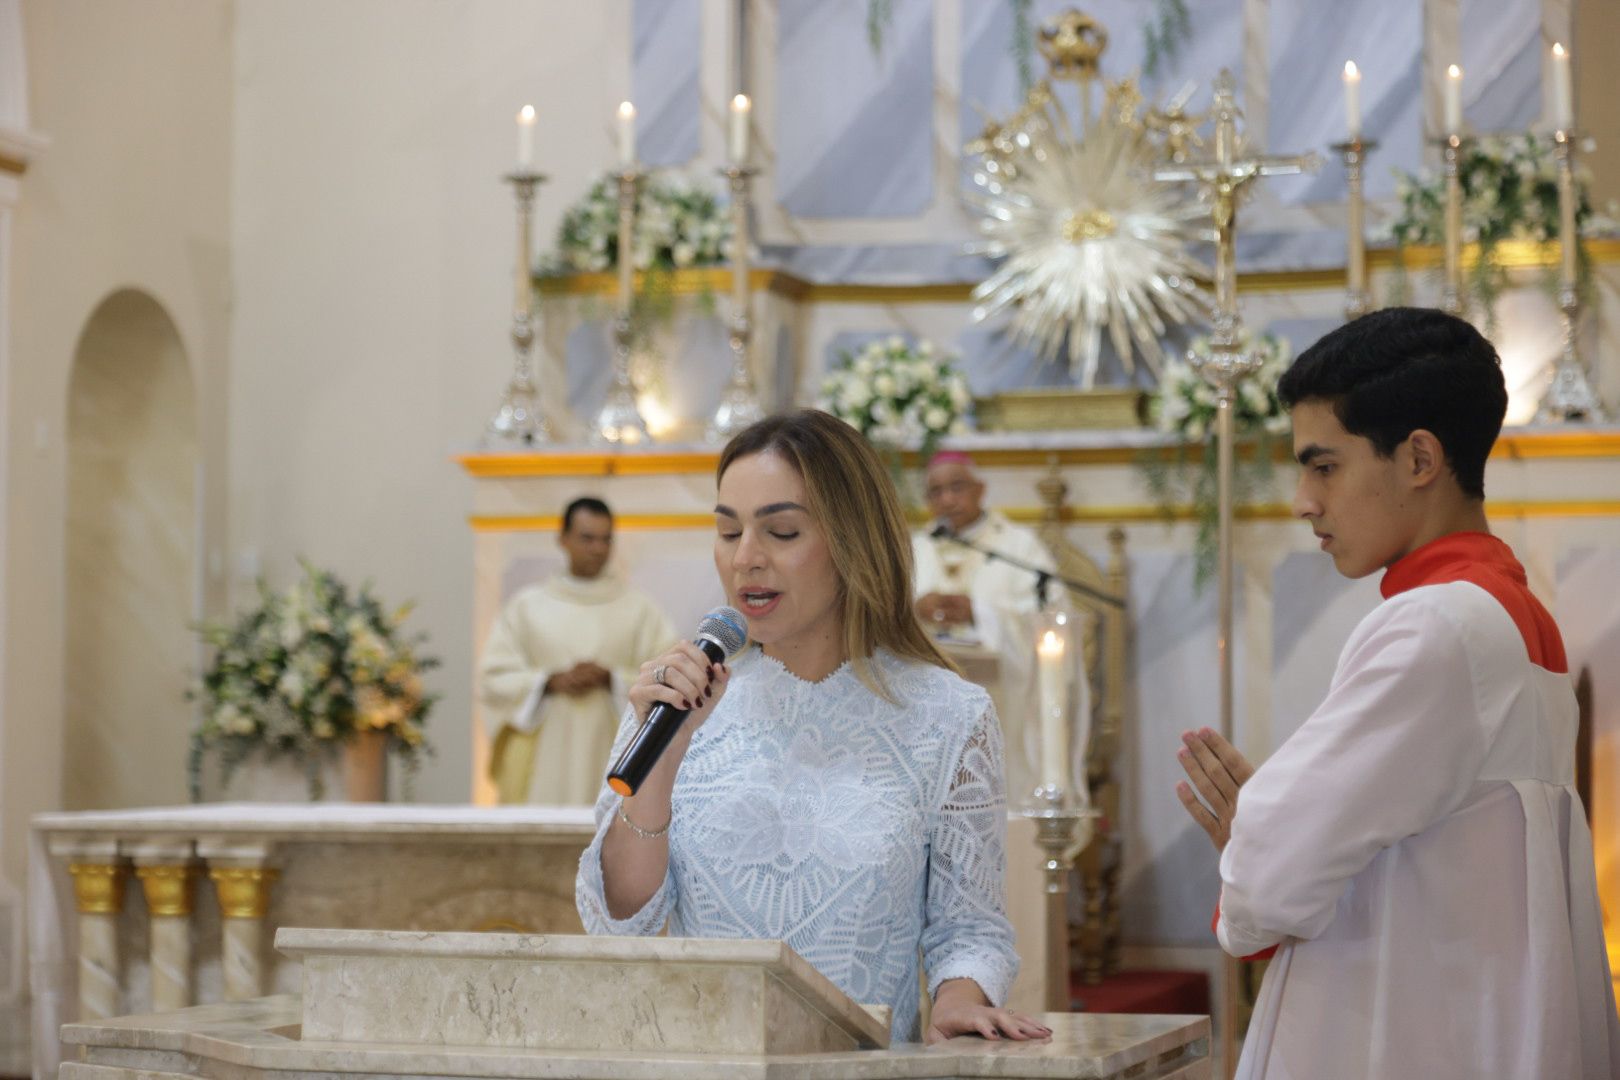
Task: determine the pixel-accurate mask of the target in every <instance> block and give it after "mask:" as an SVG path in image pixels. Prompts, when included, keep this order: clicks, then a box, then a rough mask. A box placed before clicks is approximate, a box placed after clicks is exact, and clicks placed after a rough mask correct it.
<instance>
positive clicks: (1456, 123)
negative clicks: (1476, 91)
mask: <svg viewBox="0 0 1620 1080" xmlns="http://www.w3.org/2000/svg"><path fill="white" fill-rule="evenodd" d="M1461 130H1462V68H1460V67H1458V66H1457V65H1456V64H1452V65H1451V66H1450V67H1448V68H1446V134H1447V135H1455V134H1457V133H1458V132H1460V131H1461Z"/></svg>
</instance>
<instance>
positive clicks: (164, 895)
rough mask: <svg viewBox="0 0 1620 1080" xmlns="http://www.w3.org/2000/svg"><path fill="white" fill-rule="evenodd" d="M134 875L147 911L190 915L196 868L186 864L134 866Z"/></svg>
mask: <svg viewBox="0 0 1620 1080" xmlns="http://www.w3.org/2000/svg"><path fill="white" fill-rule="evenodd" d="M135 876H136V877H137V878H139V879H140V882H141V889H142V890H143V891H144V892H145V893H146V910H147V911H148V912H149V913H151V914H152V915H164V916H185V915H190V914H191V907H192V904H191V901H192V894H193V889H192V885H193V883H194V882H195V881H196V880H197V871H196V869H195V868H194V867H193V866H191V865H190V864H188V863H177V864H170V865H165V866H137V867H136V868H135Z"/></svg>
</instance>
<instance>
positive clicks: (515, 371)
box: [484, 171, 551, 446]
mask: <svg viewBox="0 0 1620 1080" xmlns="http://www.w3.org/2000/svg"><path fill="white" fill-rule="evenodd" d="M505 179H506V182H507V183H509V184H511V185H512V190H513V192H514V194H516V196H517V267H516V271H515V273H514V274H513V286H514V289H513V295H512V353H513V361H514V362H513V366H512V379H511V381H510V382H508V383H507V384H506V389H505V390H504V391H502V392H501V405H500V408H499V409H497V410H496V411H495V415H494V416H492V417H490V419H489V424H488V426H487V427H486V428H485V432H484V435H485V440H486V442H498V443H507V444H515V445H520V446H530V445H533V444H534V443H537V442H549V441H551V429H550V427H549V426H548V425H547V424H546V418H545V416H544V415H542V414H541V412H540V401H539V395H538V394H537V393H536V392H535V386H534V375H533V372H532V371H531V362H530V360H531V356H532V353H533V349H534V337H535V334H534V323H535V318H534V284H533V282H531V281H530V278H529V275H530V272H531V271H530V267H529V257H530V252H531V250H532V246H531V232H532V227H533V218H534V195H535V191H536V189H538V188H539V186H540V185H541V184H543V183H545V181H546V178H545V176H544V175H542V174H540V173H537V172H527V171H524V172H514V173H508V174H507V176H506V177H505Z"/></svg>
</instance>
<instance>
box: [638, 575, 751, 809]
mask: <svg viewBox="0 0 1620 1080" xmlns="http://www.w3.org/2000/svg"><path fill="white" fill-rule="evenodd" d="M747 640H748V622H747V620H745V619H744V618H743V617H742V612H740V611H738V610H737V609H736V608H731V607H717V608H715V609H714V610H713V611H711V612H709V613H708V614H707V615H705V616H703V621H702V622H700V623H698V629H697V636H696V637H694V638H693V639H692V644H694V645H696V646H697V647H698V648H699V649H702V650H703V655H704V656H707V657H708V658H709V660H710V662H711V663H715V664H723V663H725V662H726V661H727V660H730V659H731V658H732V657H733V656H736V655H737V653H738V651H739V650H741V649H742V647H743V643H744V642H746V641H747ZM690 713H691V710H690V709H677V708H676V707H675V706H673V705H671V704H670V703H669V702H667V701H660V702H657V703H656V704H654V705H653V707H652V708H651V709H649V710H648V711H647V719H646V720H644V721H642V724H641V727H640V728H639V729H638V730H637V731H636V734H635V736H634V737H633V738H632V739H631V740H630V745H629V746H626V747H625V748H624V753H622V754H620V755H619V760H618V761H616V762H614V764H613V768H611V769H609V770H608V774H607V782H608V787H610V788H612V789H613V790H614V791H617V792H618V793H619V794H620V795H634V794H635V793H636V791H637V790H638V789H640V787H641V784H642V781H644V780H646V779H647V774H648V773H650V772H652V768H653V766H654V765H656V764H657V763H658V758H659V755H661V754H662V753H663V752H664V748H665V747H667V746H668V745H669V741H670V740H671V739H673V738H674V737H675V733H676V732H677V731H679V730H680V729H681V725H682V724H683V723H685V722H686V718H687V716H688V715H690Z"/></svg>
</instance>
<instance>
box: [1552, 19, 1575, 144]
mask: <svg viewBox="0 0 1620 1080" xmlns="http://www.w3.org/2000/svg"><path fill="white" fill-rule="evenodd" d="M1552 67H1553V126H1554V127H1556V128H1557V129H1558V130H1559V131H1574V130H1575V91H1574V88H1573V87H1572V86H1571V85H1570V72H1569V51H1568V50H1567V49H1565V48H1564V46H1563V45H1561V44H1560V43H1558V42H1556V41H1555V42H1553V47H1552Z"/></svg>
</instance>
